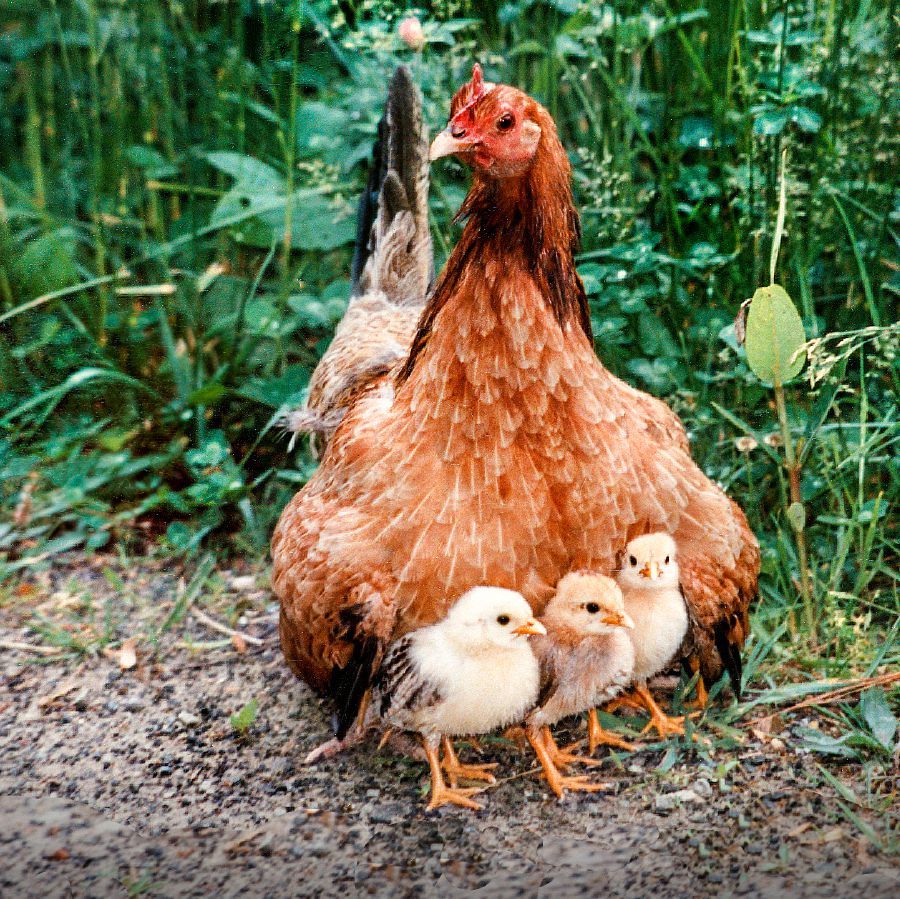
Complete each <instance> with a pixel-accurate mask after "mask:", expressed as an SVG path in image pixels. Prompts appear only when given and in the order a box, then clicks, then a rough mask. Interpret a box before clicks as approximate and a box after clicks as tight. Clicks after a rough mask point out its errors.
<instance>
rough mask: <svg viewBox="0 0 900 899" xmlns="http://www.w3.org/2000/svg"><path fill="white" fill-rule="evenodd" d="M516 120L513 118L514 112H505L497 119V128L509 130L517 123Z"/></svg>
mask: <svg viewBox="0 0 900 899" xmlns="http://www.w3.org/2000/svg"><path fill="white" fill-rule="evenodd" d="M515 123H516V120H515V118H513V114H512V113H511V112H504V113H503V115H502V116H500V118H499V119H497V130H498V131H509V129H510V128H512V126H513V125H515Z"/></svg>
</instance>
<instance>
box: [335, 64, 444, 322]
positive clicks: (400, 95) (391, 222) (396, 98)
mask: <svg viewBox="0 0 900 899" xmlns="http://www.w3.org/2000/svg"><path fill="white" fill-rule="evenodd" d="M433 274H434V258H433V253H432V246H431V232H430V231H429V227H428V142H427V140H426V132H425V130H424V126H423V123H422V101H421V99H420V97H419V92H418V89H417V88H416V86H415V84H414V83H413V80H412V75H411V74H410V72H409V69H407V68H406V66H399V67H398V68H397V70H396V71H395V72H394V75H393V77H392V78H391V82H390V85H389V87H388V97H387V103H386V105H385V110H384V116H383V118H382V119H381V121H380V122H379V124H378V138H377V140H376V141H375V145H374V147H373V149H372V167H371V169H370V171H369V181H368V184H367V185H366V189H365V191H364V192H363V195H362V197H361V198H360V201H359V208H358V214H357V222H356V247H355V250H354V254H353V266H352V269H351V280H352V282H353V287H352V294H353V296H360V295H362V294H364V293H368V292H369V291H374V290H378V291H382V292H383V293H384V294H386V295H387V297H388V299H389V300H391V301H392V302H394V303H397V304H398V305H401V306H421V305H424V302H425V296H426V294H427V292H428V288H429V285H430V283H431V280H432V278H433Z"/></svg>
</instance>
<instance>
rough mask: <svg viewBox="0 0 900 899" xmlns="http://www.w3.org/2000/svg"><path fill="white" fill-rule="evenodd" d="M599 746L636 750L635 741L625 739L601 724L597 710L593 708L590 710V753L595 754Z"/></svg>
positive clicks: (629, 750)
mask: <svg viewBox="0 0 900 899" xmlns="http://www.w3.org/2000/svg"><path fill="white" fill-rule="evenodd" d="M598 746H615V747H616V748H617V749H624V750H626V751H628V752H632V751H633V750H634V744H633V743H629V742H628V741H627V740H623V739H622V738H621V737H620V736H619V735H618V734H614V733H611V732H610V731H608V730H604V729H603V728H602V727H601V726H600V719H599V718H598V717H597V710H596V709H591V710H590V712H588V753H589V754H590V755H593V754H594V750H595V749H596V748H597V747H598Z"/></svg>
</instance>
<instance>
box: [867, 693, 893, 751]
mask: <svg viewBox="0 0 900 899" xmlns="http://www.w3.org/2000/svg"><path fill="white" fill-rule="evenodd" d="M859 710H860V711H861V712H862V716H863V718H865V719H866V724H868V725H869V730H871V731H872V736H874V737H875V739H876V740H878V742H879V743H881V745H882V746H884V748H885V749H887V750H890V749H892V748H893V745H894V735H895V734H896V733H897V719H896V718H895V717H894V714H893V712H891V708H890V706H889V705H888V701H887V698H886V697H885V695H884V690H883V689H882V688H881V687H871V688H870V689H868V690H865V691H864V692H863V694H862V695H861V696H860V697H859Z"/></svg>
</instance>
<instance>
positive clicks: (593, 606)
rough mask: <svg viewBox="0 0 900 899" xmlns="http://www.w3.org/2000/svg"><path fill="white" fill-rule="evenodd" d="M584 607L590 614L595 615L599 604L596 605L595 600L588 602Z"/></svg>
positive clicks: (598, 609)
mask: <svg viewBox="0 0 900 899" xmlns="http://www.w3.org/2000/svg"><path fill="white" fill-rule="evenodd" d="M585 608H586V609H587V610H588V612H590V613H591V615H596V614H597V612H599V611H600V606H598V605H597V603H595V602H589V603H588V604H587V605H586V606H585Z"/></svg>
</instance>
